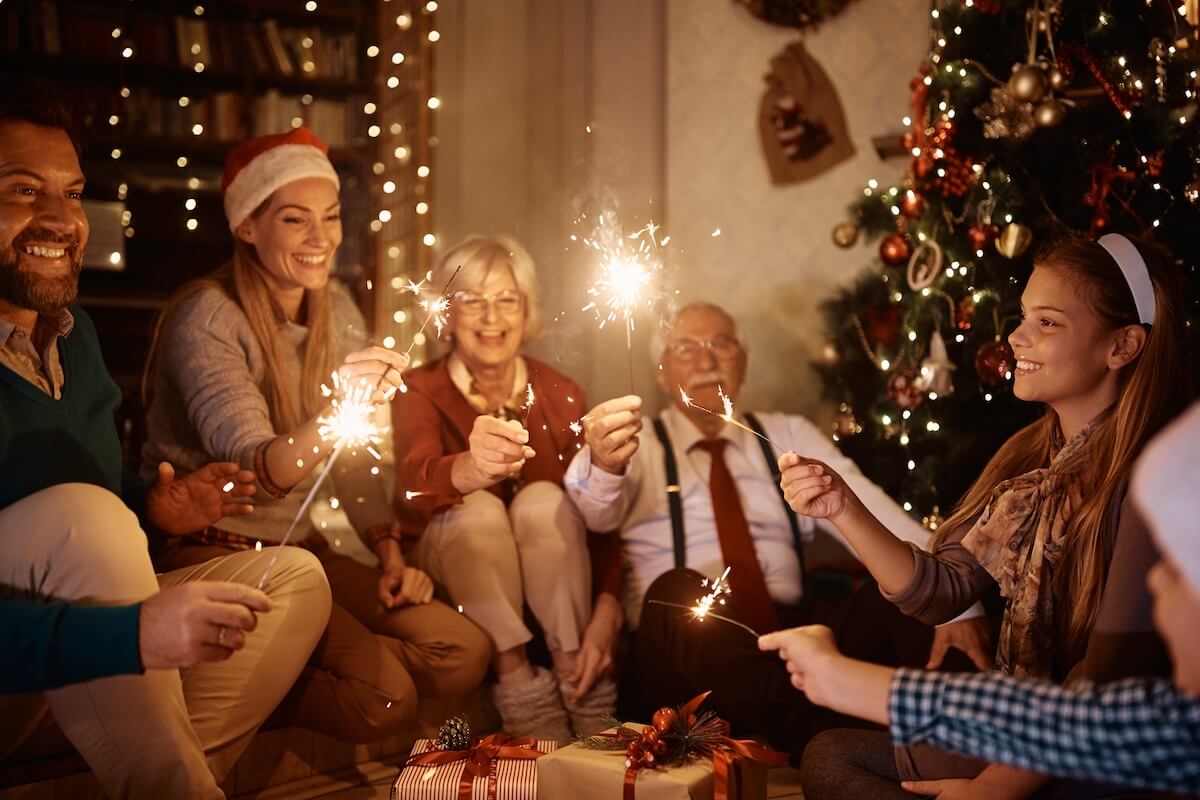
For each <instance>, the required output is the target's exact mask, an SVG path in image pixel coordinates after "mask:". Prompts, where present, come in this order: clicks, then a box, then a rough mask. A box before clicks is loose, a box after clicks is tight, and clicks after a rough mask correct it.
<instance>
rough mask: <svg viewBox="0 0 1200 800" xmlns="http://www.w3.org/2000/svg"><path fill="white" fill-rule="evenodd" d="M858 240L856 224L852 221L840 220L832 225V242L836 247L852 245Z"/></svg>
mask: <svg viewBox="0 0 1200 800" xmlns="http://www.w3.org/2000/svg"><path fill="white" fill-rule="evenodd" d="M857 241H858V226H857V225H855V224H854V223H853V222H842V223H839V224H837V225H834V226H833V243H834V244H836V245H837V246H838V247H853V246H854V243H855V242H857Z"/></svg>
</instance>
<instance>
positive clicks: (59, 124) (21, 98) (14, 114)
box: [0, 81, 83, 159]
mask: <svg viewBox="0 0 1200 800" xmlns="http://www.w3.org/2000/svg"><path fill="white" fill-rule="evenodd" d="M8 122H25V123H28V124H30V125H36V126H37V127H39V128H49V129H52V130H61V131H63V132H64V133H66V134H67V138H69V139H70V140H71V145H72V146H73V147H74V148H75V154H76V155H77V156H79V157H80V159H82V158H83V141H82V139H81V138H80V136H79V131H78V129H77V128H76V127H75V121H74V120H73V119H72V117H71V112H70V109H69V107H68V106H67V103H66V102H65V101H64V100H63V99H62V98H61V97H60V96H59V95H58V93H57V92H55V91H54V89H53V88H52V87H49V86H47V85H46V84H43V83H41V82H38V81H23V82H21V83H20V84H17V83H15V82H12V81H9V82H7V83H4V84H0V125H3V124H5V123H8Z"/></svg>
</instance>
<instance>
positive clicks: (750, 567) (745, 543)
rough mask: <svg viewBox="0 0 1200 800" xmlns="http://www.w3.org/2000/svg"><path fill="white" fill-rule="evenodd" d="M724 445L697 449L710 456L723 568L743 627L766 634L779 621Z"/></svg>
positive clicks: (719, 442)
mask: <svg viewBox="0 0 1200 800" xmlns="http://www.w3.org/2000/svg"><path fill="white" fill-rule="evenodd" d="M725 444H726V442H725V440H724V439H708V440H705V441H703V442H700V443H699V444H698V445H697V446H698V447H703V448H704V449H705V450H707V451H708V452H709V453H710V454H712V471H711V472H710V473H709V476H708V486H709V491H710V492H711V493H712V503H713V514H714V515H715V516H716V520H717V539H718V540H719V541H720V542H721V555H722V557H724V559H725V565H726V566H727V567H730V568H731V569H730V572H729V585H730V586H731V587H732V588H733V604H734V605H735V606H737V609H738V611H740V612H741V613H742V616H743V617H744V618H745V621H746V624H748V625H749V626H750V627H752V628H754V629H755V630H756V631H758V632H759V633H767V632H769V631H773V630H777V629H778V628H779V620H778V619H776V617H775V606H774V605H773V604H772V603H771V595H770V594H768V593H767V582H766V580H764V579H763V574H762V568H761V567H760V566H759V565H758V556H756V555H755V554H754V540H753V539H751V538H750V526H749V525H747V524H746V514H745V512H743V511H742V501H741V498H739V497H738V493H737V485H736V484H734V482H733V476H732V475H731V474H729V467H728V466H726V465H725Z"/></svg>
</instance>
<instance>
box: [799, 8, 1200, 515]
mask: <svg viewBox="0 0 1200 800" xmlns="http://www.w3.org/2000/svg"><path fill="white" fill-rule="evenodd" d="M930 17H931V20H930V22H931V24H930V40H931V50H930V53H929V57H928V59H927V61H926V62H925V64H924V65H923V66H922V67H921V68H920V70H919V74H918V75H917V76H916V78H914V80H913V81H912V83H911V89H912V104H911V107H912V112H911V115H910V116H909V117H906V118H905V119H904V124H905V126H906V128H907V131H906V133H905V134H904V139H903V147H904V149H905V151H906V152H907V153H908V154H910V155H911V162H910V166H909V168H908V170H907V172H906V174H905V175H903V176H902V177H901V178H900V179H899V180H898V182H897V184H896V185H893V186H887V185H881V184H879V183H878V182H877V181H874V180H872V181H870V183H869V185H868V186H866V187H865V188H864V189H863V194H862V196H861V197H860V199H859V201H858V202H856V203H855V204H854V206H853V207H852V209H851V216H852V220H851V221H848V222H845V223H843V224H841V225H838V226H837V227H836V228H835V229H834V231H833V237H834V240H835V241H836V242H837V243H838V244H839V245H841V246H844V247H849V246H850V245H852V244H854V242H855V241H857V239H858V238H859V236H860V235H861V236H865V237H868V238H870V239H872V240H878V242H879V249H878V252H879V259H880V261H882V265H879V264H875V265H873V266H872V267H871V268H870V269H869V270H868V271H867V273H866V274H865V275H864V276H862V277H861V278H860V279H859V280H858V281H857V282H856V283H855V284H854V285H853V286H851V287H849V288H847V289H846V290H844V291H843V292H841V293H840V294H839V295H838V296H835V297H833V298H832V299H830V300H829V301H827V302H826V304H825V309H824V310H825V314H826V321H827V327H828V331H829V335H830V337H831V339H832V341H831V343H830V346H829V347H828V348H826V353H827V356H828V357H827V358H826V359H825V361H823V362H822V363H820V364H817V365H816V367H817V369H818V370H819V371H820V372H821V374H822V376H823V378H824V382H825V391H826V395H827V399H829V400H830V401H832V402H833V403H834V404H836V405H837V406H838V416H837V419H836V421H835V426H834V430H835V438H836V439H837V440H838V441H839V442H840V446H841V447H842V449H843V450H844V451H845V452H846V453H847V454H848V455H849V456H851V457H852V458H854V459H855V460H856V461H857V462H858V464H859V465H860V467H861V468H862V469H863V471H864V472H865V473H866V474H867V475H868V476H870V477H871V478H872V479H873V480H875V481H876V482H877V483H879V484H880V485H881V486H883V487H884V488H885V489H886V490H887V491H888V492H889V494H891V495H892V496H893V497H895V498H897V499H898V500H899V501H900V502H902V503H903V504H904V507H905V508H906V509H907V510H909V511H911V512H913V513H914V514H916V515H918V516H921V517H923V518H924V519H925V521H926V523H927V524H928V525H929V526H930V527H934V526H935V525H936V524H937V522H938V521H939V520H940V516H939V513H938V512H939V511H941V512H943V513H948V511H949V509H950V508H951V507H952V506H953V505H954V503H955V502H956V501H957V499H958V498H959V497H960V496H961V494H962V493H963V492H964V491H965V490H966V488H967V487H968V486H969V485H970V483H971V481H972V480H974V478H975V476H977V475H978V474H979V471H980V470H981V469H982V467H983V465H984V464H985V463H986V462H987V460H988V458H990V457H991V455H992V454H993V453H995V451H996V449H997V448H998V447H999V446H1000V444H1001V443H1003V441H1004V440H1005V439H1006V438H1008V436H1009V435H1010V434H1012V432H1013V431H1015V430H1016V429H1017V428H1019V427H1021V426H1022V425H1024V424H1026V423H1027V422H1029V421H1031V420H1032V419H1033V418H1035V417H1036V416H1037V415H1038V414H1039V413H1040V411H1041V410H1040V409H1039V408H1038V407H1036V406H1035V404H1032V403H1023V402H1021V401H1020V400H1018V399H1016V398H1015V397H1014V396H1013V394H1012V389H1011V384H1012V370H1013V368H1014V362H1013V357H1012V352H1011V350H1010V349H1009V346H1008V343H1007V341H1006V337H1007V335H1008V334H1009V333H1011V331H1012V330H1013V328H1014V327H1015V326H1016V325H1017V323H1018V322H1019V319H1020V312H1019V301H1020V294H1021V290H1022V288H1023V287H1024V284H1025V280H1026V279H1027V278H1028V276H1029V273H1030V270H1031V262H1032V256H1033V253H1034V252H1035V251H1036V248H1037V247H1038V246H1039V244H1041V243H1044V242H1046V241H1049V240H1050V239H1052V238H1054V237H1057V236H1059V235H1062V234H1064V233H1067V232H1070V231H1075V232H1078V233H1081V234H1084V235H1090V236H1098V235H1101V234H1102V233H1104V232H1122V233H1134V234H1138V235H1141V236H1145V237H1147V238H1151V239H1155V240H1157V241H1159V242H1161V243H1162V244H1163V245H1165V246H1166V247H1167V248H1169V249H1170V250H1171V251H1172V252H1173V253H1174V254H1175V256H1176V257H1177V259H1178V269H1180V270H1181V271H1183V272H1184V273H1185V274H1187V275H1188V277H1189V278H1190V280H1191V285H1193V286H1195V285H1196V283H1197V280H1198V278H1197V271H1196V267H1197V264H1200V122H1198V121H1197V117H1198V116H1200V113H1198V111H1197V102H1198V99H1200V98H1198V93H1200V80H1198V79H1197V75H1198V72H1197V70H1200V36H1198V31H1200V0H1171V2H1163V0H1138V2H1134V0H1112V2H1100V3H1094V2H1071V3H1066V2H1060V1H1059V0H1033V2H1013V1H1012V0H1008V1H1007V2H1005V1H1004V0H935V2H934V3H933V6H932V9H931V12H930ZM1196 294H1197V295H1200V293H1196ZM1195 311H1196V309H1195V307H1193V309H1192V312H1193V313H1192V315H1193V318H1195V316H1196V314H1195ZM1197 328H1200V325H1197V324H1196V323H1195V319H1193V322H1192V325H1191V330H1192V331H1193V332H1194V331H1196V330H1197ZM1194 352H1195V351H1194Z"/></svg>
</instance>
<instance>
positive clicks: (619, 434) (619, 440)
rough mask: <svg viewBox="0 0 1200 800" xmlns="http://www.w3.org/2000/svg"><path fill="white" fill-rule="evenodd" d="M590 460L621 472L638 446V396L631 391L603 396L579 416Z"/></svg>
mask: <svg viewBox="0 0 1200 800" xmlns="http://www.w3.org/2000/svg"><path fill="white" fill-rule="evenodd" d="M580 424H581V425H582V428H583V434H584V440H585V441H586V442H587V444H588V447H589V448H590V450H591V453H592V463H593V464H595V465H596V466H597V467H599V468H600V469H602V470H604V471H605V472H610V473H612V474H614V475H616V474H619V473H622V472H624V470H625V467H626V466H627V465H628V464H629V462H630V461H631V460H632V459H633V456H634V454H635V453H637V450H638V433H639V432H640V431H641V430H642V398H640V397H638V396H637V395H635V394H629V395H625V396H624V397H616V398H613V399H612V400H605V401H604V402H603V403H601V404H600V405H598V406H596V407H595V408H593V409H592V410H591V411H589V412H588V413H587V414H586V415H585V416H584V417H583V418H582V419H581V420H580Z"/></svg>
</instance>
